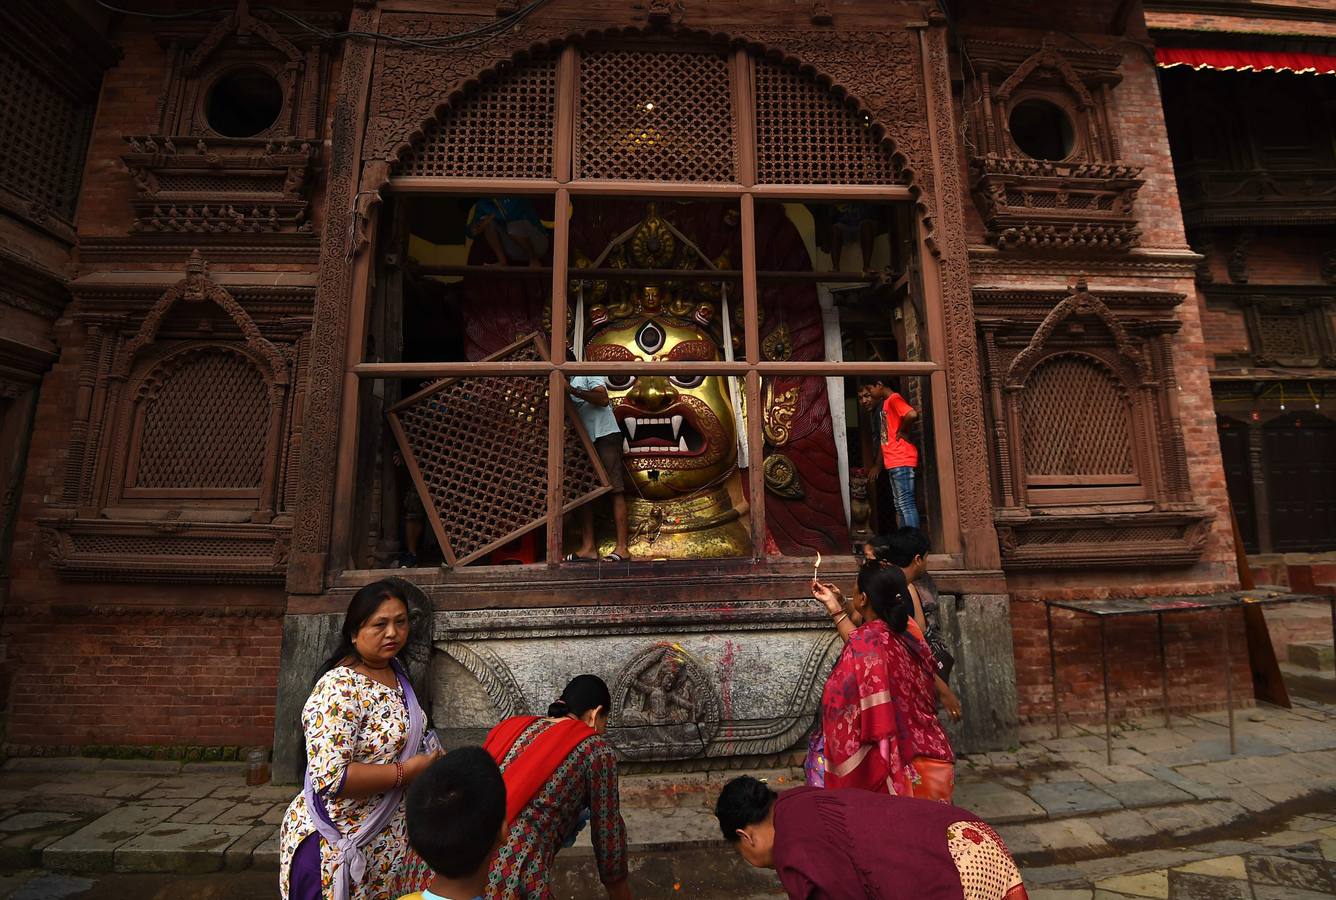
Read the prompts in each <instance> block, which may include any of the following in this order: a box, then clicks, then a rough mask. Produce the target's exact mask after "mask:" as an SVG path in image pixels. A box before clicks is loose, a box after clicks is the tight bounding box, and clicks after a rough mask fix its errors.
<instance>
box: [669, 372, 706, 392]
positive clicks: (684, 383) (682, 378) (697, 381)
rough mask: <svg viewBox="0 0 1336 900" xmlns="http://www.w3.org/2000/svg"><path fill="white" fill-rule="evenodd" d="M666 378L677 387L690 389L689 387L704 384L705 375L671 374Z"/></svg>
mask: <svg viewBox="0 0 1336 900" xmlns="http://www.w3.org/2000/svg"><path fill="white" fill-rule="evenodd" d="M668 380H669V381H671V382H672V383H673V384H675V385H676V386H677V387H680V388H687V389H691V388H698V387H700V386H701V385H702V384H704V383H705V376H704V375H695V376H687V375H672V376H669V378H668Z"/></svg>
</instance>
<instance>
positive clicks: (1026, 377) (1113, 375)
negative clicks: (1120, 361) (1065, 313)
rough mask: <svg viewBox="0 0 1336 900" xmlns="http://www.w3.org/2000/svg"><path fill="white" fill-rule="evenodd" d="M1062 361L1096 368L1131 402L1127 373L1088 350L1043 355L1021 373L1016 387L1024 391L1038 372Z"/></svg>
mask: <svg viewBox="0 0 1336 900" xmlns="http://www.w3.org/2000/svg"><path fill="white" fill-rule="evenodd" d="M1060 359H1074V360H1077V361H1079V362H1081V363H1085V364H1088V365H1092V366H1094V367H1095V368H1097V369H1099V370H1100V371H1101V372H1103V373H1104V374H1106V375H1108V376H1109V379H1110V380H1111V381H1112V382H1113V384H1114V387H1115V389H1116V390H1117V391H1118V396H1120V397H1122V398H1123V399H1124V400H1130V398H1131V396H1132V386H1131V385H1129V384H1128V383H1127V378H1126V373H1124V372H1119V371H1118V369H1117V368H1116V367H1114V366H1113V365H1112V364H1111V363H1110V362H1109V360H1107V359H1105V358H1104V357H1102V356H1100V355H1099V354H1097V353H1092V352H1090V351H1089V350H1087V349H1072V350H1055V351H1052V352H1049V353H1043V354H1042V355H1040V356H1039V358H1038V359H1036V360H1035V361H1034V364H1033V365H1031V366H1029V367H1027V368H1026V370H1025V371H1024V372H1021V373H1019V377H1020V381H1019V382H1018V384H1017V385H1016V386H1017V387H1018V388H1020V389H1022V390H1023V389H1024V388H1025V386H1026V385H1027V384H1028V383H1029V382H1030V380H1031V378H1032V377H1033V376H1034V374H1035V373H1036V372H1038V371H1039V370H1040V369H1042V368H1044V367H1045V366H1047V365H1048V364H1049V363H1052V362H1056V361H1057V360H1060Z"/></svg>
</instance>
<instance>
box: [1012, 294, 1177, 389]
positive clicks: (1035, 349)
mask: <svg viewBox="0 0 1336 900" xmlns="http://www.w3.org/2000/svg"><path fill="white" fill-rule="evenodd" d="M1080 315H1085V316H1094V317H1095V318H1096V319H1099V320H1100V322H1102V323H1104V326H1105V327H1106V328H1108V329H1109V333H1110V334H1112V335H1113V340H1114V344H1115V345H1116V346H1117V348H1118V353H1119V354H1120V355H1121V356H1122V357H1123V358H1125V359H1126V360H1127V361H1128V362H1129V363H1130V364H1131V365H1132V366H1133V367H1134V368H1135V370H1136V374H1137V378H1138V380H1139V381H1140V383H1141V384H1142V385H1146V384H1148V383H1149V382H1151V381H1152V380H1153V379H1154V376H1153V374H1152V372H1151V367H1150V362H1149V361H1148V360H1147V359H1146V354H1145V352H1144V350H1143V348H1142V346H1141V344H1140V343H1139V342H1137V341H1135V340H1133V339H1132V336H1131V335H1129V334H1128V333H1127V329H1126V328H1124V327H1123V325H1122V323H1121V322H1119V321H1118V319H1117V318H1116V317H1115V316H1114V315H1113V313H1112V312H1110V311H1109V308H1108V306H1106V305H1105V304H1104V302H1103V301H1102V300H1100V299H1099V298H1098V297H1096V296H1094V295H1093V294H1091V293H1090V291H1089V290H1088V289H1087V286H1086V282H1085V280H1084V279H1083V280H1081V281H1078V282H1077V283H1076V287H1074V288H1073V289H1072V293H1071V294H1070V295H1069V296H1067V297H1066V298H1065V299H1063V300H1062V302H1060V303H1059V304H1058V305H1057V306H1055V307H1053V309H1052V311H1051V312H1049V314H1048V315H1047V316H1045V317H1044V321H1043V322H1041V323H1040V325H1039V327H1038V328H1037V329H1035V332H1034V336H1033V337H1031V338H1030V342H1029V344H1028V345H1027V346H1026V347H1025V349H1024V350H1022V351H1021V352H1020V354H1019V355H1018V356H1017V357H1016V358H1015V359H1014V360H1012V362H1011V365H1010V366H1008V367H1007V374H1006V379H1005V382H1004V383H1005V384H1006V386H1007V387H1008V388H1012V389H1019V388H1020V387H1022V386H1023V385H1024V383H1025V380H1026V378H1028V377H1029V374H1030V372H1031V371H1033V369H1034V368H1035V366H1036V365H1038V364H1039V363H1040V362H1041V361H1042V360H1045V359H1047V358H1049V356H1050V355H1051V354H1047V353H1045V347H1046V345H1047V344H1048V342H1049V339H1050V338H1051V337H1052V335H1053V332H1054V330H1055V329H1057V327H1058V326H1059V325H1060V324H1062V323H1063V322H1064V321H1065V320H1067V319H1069V318H1072V317H1073V316H1080ZM1119 380H1120V381H1121V379H1119Z"/></svg>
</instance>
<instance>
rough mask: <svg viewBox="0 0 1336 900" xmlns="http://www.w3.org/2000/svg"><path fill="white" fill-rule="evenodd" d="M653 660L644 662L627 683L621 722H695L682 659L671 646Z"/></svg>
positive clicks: (692, 697)
mask: <svg viewBox="0 0 1336 900" xmlns="http://www.w3.org/2000/svg"><path fill="white" fill-rule="evenodd" d="M657 657H658V658H657V659H656V658H655V657H654V656H651V657H649V658H648V659H647V660H645V663H644V668H642V669H641V671H640V673H639V674H638V675H637V676H635V678H634V679H633V680H632V681H631V687H630V692H629V694H628V696H627V707H626V711H625V713H624V718H625V720H626V721H627V722H628V723H630V722H641V723H643V724H645V725H669V724H677V723H681V722H693V721H695V719H696V699H695V696H694V691H693V690H692V687H691V682H690V680H689V679H687V678H685V677H684V673H683V667H684V665H685V660H684V659H682V658H681V657H679V656H678V655H677V654H675V653H674V652H673V648H671V647H666V648H664V650H663V652H662V653H660V654H658V655H657ZM637 700H639V701H640V703H639V707H638V708H637V706H636V701H637Z"/></svg>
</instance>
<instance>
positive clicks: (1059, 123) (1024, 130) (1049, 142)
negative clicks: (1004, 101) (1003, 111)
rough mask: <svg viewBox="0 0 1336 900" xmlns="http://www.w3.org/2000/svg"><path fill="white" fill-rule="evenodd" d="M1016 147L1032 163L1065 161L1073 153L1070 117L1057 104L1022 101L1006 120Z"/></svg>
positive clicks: (1073, 134) (1044, 101)
mask: <svg viewBox="0 0 1336 900" xmlns="http://www.w3.org/2000/svg"><path fill="white" fill-rule="evenodd" d="M1007 125H1008V127H1010V129H1011V139H1012V141H1014V142H1015V144H1016V147H1017V148H1018V149H1019V150H1020V151H1021V152H1022V153H1024V154H1025V155H1026V156H1029V157H1031V158H1032V159H1066V158H1067V157H1069V156H1071V155H1072V151H1073V150H1074V149H1076V130H1075V129H1074V128H1073V127H1072V120H1071V117H1070V116H1068V115H1067V113H1066V111H1065V110H1063V108H1062V107H1060V106H1058V105H1057V104H1056V103H1050V102H1049V101H1047V100H1039V99H1030V100H1022V101H1021V102H1020V103H1017V104H1016V105H1015V107H1013V108H1012V110H1011V115H1010V117H1009V118H1008V119H1007Z"/></svg>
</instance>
